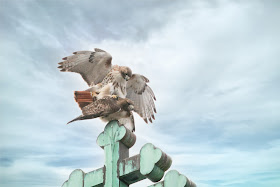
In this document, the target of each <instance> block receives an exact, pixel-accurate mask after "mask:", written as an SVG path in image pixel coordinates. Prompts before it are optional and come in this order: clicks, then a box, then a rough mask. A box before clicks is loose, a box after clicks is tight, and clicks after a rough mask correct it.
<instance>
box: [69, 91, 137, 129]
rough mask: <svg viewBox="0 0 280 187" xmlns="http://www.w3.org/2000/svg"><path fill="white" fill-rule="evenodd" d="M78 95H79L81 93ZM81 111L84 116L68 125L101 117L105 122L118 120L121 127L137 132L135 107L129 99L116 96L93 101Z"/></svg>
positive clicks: (85, 99)
mask: <svg viewBox="0 0 280 187" xmlns="http://www.w3.org/2000/svg"><path fill="white" fill-rule="evenodd" d="M88 93H89V92H88ZM76 94H79V92H77V93H76ZM89 94H90V93H89ZM83 95H85V94H83ZM76 96H77V95H76ZM85 101H88V99H87V98H84V102H85ZM78 103H79V102H78ZM81 109H82V113H83V114H82V115H80V116H78V117H77V118H75V119H73V120H71V121H69V122H68V123H67V124H69V123H72V122H74V121H77V120H85V119H93V118H98V117H99V118H101V120H103V121H105V122H109V121H112V120H118V121H119V122H120V123H121V125H124V126H125V127H126V128H127V129H129V130H130V131H132V132H134V131H135V126H134V119H133V115H132V110H133V109H134V106H133V103H132V101H131V100H129V99H127V98H120V97H118V96H115V95H113V96H105V97H103V98H102V99H98V100H95V101H91V102H90V103H89V104H87V105H86V106H82V107H81ZM126 119H128V121H130V123H127V122H126V123H123V121H122V120H126Z"/></svg>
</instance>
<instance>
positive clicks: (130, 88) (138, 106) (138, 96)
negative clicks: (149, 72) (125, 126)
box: [126, 74, 156, 123]
mask: <svg viewBox="0 0 280 187" xmlns="http://www.w3.org/2000/svg"><path fill="white" fill-rule="evenodd" d="M148 82H149V79H147V78H146V77H144V76H143V75H139V74H133V75H132V77H131V78H130V79H129V80H128V82H127V88H126V91H127V96H126V97H127V98H129V99H130V100H132V101H133V104H134V110H135V112H137V113H138V114H139V115H140V116H141V117H142V118H143V119H144V121H145V122H146V123H148V120H149V121H150V122H151V123H152V119H155V117H154V112H155V113H156V107H155V103H154V101H155V100H156V97H155V94H154V92H153V91H152V89H151V88H150V87H149V86H148V85H147V83H148Z"/></svg>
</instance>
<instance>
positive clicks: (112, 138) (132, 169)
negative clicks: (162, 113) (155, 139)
mask: <svg viewBox="0 0 280 187" xmlns="http://www.w3.org/2000/svg"><path fill="white" fill-rule="evenodd" d="M135 142H136V136H135V135H134V134H133V133H132V132H131V131H130V130H128V129H126V128H125V127H124V126H119V124H118V122H117V121H111V122H109V123H108V124H107V125H106V127H105V129H104V131H103V132H102V133H101V134H100V135H99V136H98V138H97V144H98V145H99V146H100V147H101V148H102V149H103V150H104V153H105V164H104V167H102V168H99V169H97V170H95V171H91V172H89V173H84V172H83V171H82V170H74V171H73V172H72V173H71V175H70V177H69V180H67V181H66V182H65V183H64V184H63V186H62V187H128V186H129V185H130V184H133V183H136V182H138V181H140V180H143V179H146V178H148V179H149V180H151V181H152V182H158V181H160V180H161V179H162V178H163V176H164V173H165V171H167V170H168V169H169V168H170V166H171V164H172V160H171V158H170V157H169V156H168V155H167V154H166V153H164V152H163V151H161V150H160V149H159V148H157V147H155V146H154V145H153V144H151V143H148V144H145V145H144V146H143V147H142V148H141V150H140V154H137V155H135V156H132V157H129V148H131V147H132V146H133V145H134V144H135ZM171 178H174V179H175V180H176V181H177V180H178V181H182V182H181V183H174V182H172V179H171ZM185 181H186V182H185ZM181 184H184V186H182V185H181ZM189 184H191V183H189V180H188V179H187V178H186V177H184V176H183V175H180V174H179V173H178V172H177V173H176V172H175V173H174V172H173V171H170V172H168V173H167V175H166V176H165V178H164V181H162V182H159V183H156V184H155V185H154V186H153V185H152V186H151V187H171V186H172V187H177V186H178V187H181V186H182V187H194V186H192V185H191V186H190V185H189Z"/></svg>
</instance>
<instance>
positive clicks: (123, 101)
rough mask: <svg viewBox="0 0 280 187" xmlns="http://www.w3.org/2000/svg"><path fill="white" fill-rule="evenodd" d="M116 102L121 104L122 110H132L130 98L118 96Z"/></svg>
mask: <svg viewBox="0 0 280 187" xmlns="http://www.w3.org/2000/svg"><path fill="white" fill-rule="evenodd" d="M118 102H119V104H120V105H121V108H122V109H123V110H126V111H133V110H134V105H133V102H132V101H131V100H130V99H127V98H119V99H118Z"/></svg>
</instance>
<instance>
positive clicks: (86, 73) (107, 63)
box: [58, 48, 112, 86]
mask: <svg viewBox="0 0 280 187" xmlns="http://www.w3.org/2000/svg"><path fill="white" fill-rule="evenodd" d="M73 54H74V55H72V56H68V57H64V58H63V60H64V61H62V62H60V63H58V64H59V65H60V66H58V68H59V69H60V71H63V72H75V73H79V74H80V75H81V76H82V77H83V79H84V80H85V81H86V82H87V84H88V85H89V86H90V85H91V84H92V83H93V84H98V83H100V82H101V81H102V80H103V79H104V77H105V76H106V75H107V74H108V73H109V71H110V70H111V68H112V56H111V55H110V54H109V53H107V52H106V51H103V50H101V49H98V48H95V51H77V52H74V53H73Z"/></svg>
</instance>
